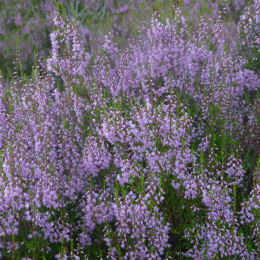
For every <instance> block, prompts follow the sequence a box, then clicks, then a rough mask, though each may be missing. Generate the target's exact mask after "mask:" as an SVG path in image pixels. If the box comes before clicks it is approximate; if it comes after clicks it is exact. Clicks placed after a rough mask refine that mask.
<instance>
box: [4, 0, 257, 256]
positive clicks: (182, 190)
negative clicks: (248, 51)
mask: <svg viewBox="0 0 260 260" xmlns="http://www.w3.org/2000/svg"><path fill="white" fill-rule="evenodd" d="M122 2H123V1H122ZM132 2H135V1H132ZM256 2H257V1H255V2H254V3H253V5H252V6H251V7H249V6H248V9H246V11H245V12H246V13H247V12H248V11H247V10H251V11H252V10H253V11H252V12H255V6H256V4H255V3H256ZM120 3H121V2H120ZM120 3H119V2H118V3H117V4H116V3H114V4H113V5H112V1H107V2H106V7H107V8H110V12H112V13H113V12H117V11H115V10H117V9H115V8H122V6H121V7H120ZM88 4H90V6H91V8H93V10H95V9H99V8H100V6H99V5H97V4H98V3H96V2H95V3H94V2H93V1H92V2H91V1H88ZM94 4H96V5H94ZM92 5H93V6H92ZM113 8H114V9H113ZM250 8H251V9H250ZM120 10H121V9H120ZM121 11H122V10H121ZM118 12H119V11H118ZM243 21H244V20H243ZM241 23H242V22H241ZM53 25H54V29H53V31H52V33H51V34H50V41H51V55H50V57H48V59H47V60H46V64H45V63H43V64H40V63H36V64H35V66H34V67H33V73H32V75H31V76H30V77H29V76H26V75H24V74H23V72H22V70H20V71H17V72H16V74H15V75H14V77H13V78H12V80H11V81H7V80H6V79H3V78H2V77H1V78H0V131H1V135H0V148H1V151H0V182H1V186H0V187H1V188H0V194H1V199H0V224H1V225H0V252H1V257H3V258H13V259H14V258H23V259H25V258H30V259H38V258H43V257H44V258H48V259H49V258H50V259H55V258H56V259H64V258H65V259H68V258H72V259H74V258H75V259H85V258H86V259H96V258H100V259H103V258H111V259H118V258H120V259H121V258H122V259H129V258H131V259H152V258H155V259H164V258H166V259H168V258H169V259H171V258H180V257H181V258H182V257H187V258H193V259H204V258H237V257H242V258H245V259H251V258H252V259H254V258H257V257H258V256H259V248H258V244H259V238H258V236H257V235H258V233H259V214H258V213H259V202H258V201H259V149H257V148H256V141H254V140H257V139H258V137H259V133H258V132H257V129H258V128H257V127H258V122H259V121H258V116H257V115H258V112H259V110H258V109H257V108H254V107H253V104H257V102H258V95H259V86H260V79H259V76H258V74H257V73H256V72H255V71H254V70H253V69H250V68H249V67H248V65H247V61H246V60H245V58H244V57H241V56H240V52H239V51H238V50H237V46H236V44H235V42H236V40H237V38H239V35H241V32H240V31H238V30H236V28H235V29H234V30H233V33H232V36H230V35H228V30H227V26H228V25H227V21H225V19H224V18H223V16H221V15H220V14H218V16H217V18H216V19H213V20H211V22H210V23H207V18H201V19H200V21H199V23H198V27H197V28H196V30H191V28H192V27H191V25H189V22H187V20H186V19H185V18H184V16H183V13H182V10H181V9H180V8H178V7H175V8H174V11H173V14H172V16H171V17H169V18H166V19H164V18H163V17H162V16H160V14H159V13H157V14H156V16H154V17H153V18H152V19H151V22H150V26H149V27H146V28H141V27H140V28H139V29H138V33H137V35H136V37H135V38H134V39H130V40H129V43H128V44H127V47H125V48H124V49H122V48H120V46H119V44H117V43H116V41H115V34H114V33H113V32H112V33H110V34H108V35H106V36H105V38H104V42H103V43H101V44H100V45H101V46H100V48H98V49H97V51H94V50H93V49H91V48H88V46H85V43H86V42H85V41H84V40H83V39H82V38H81V35H80V26H81V25H80V24H79V23H78V22H77V21H76V20H75V18H71V17H65V16H63V15H61V14H60V12H56V13H55V17H54V19H53ZM239 26H240V27H239V28H242V27H241V26H242V25H241V24H240V25H239ZM251 29H252V28H251ZM251 29H250V30H251ZM252 30H254V28H253V29H252ZM250 39H251V38H250ZM17 65H18V66H17V67H19V64H17Z"/></svg>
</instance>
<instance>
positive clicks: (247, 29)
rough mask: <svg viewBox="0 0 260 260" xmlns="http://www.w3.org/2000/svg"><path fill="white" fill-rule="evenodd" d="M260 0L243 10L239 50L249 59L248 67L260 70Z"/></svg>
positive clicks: (240, 23)
mask: <svg viewBox="0 0 260 260" xmlns="http://www.w3.org/2000/svg"><path fill="white" fill-rule="evenodd" d="M259 17H260V1H259V0H254V1H252V4H251V5H248V6H247V7H246V9H245V11H244V12H243V14H242V16H241V18H240V21H239V32H240V34H239V36H240V41H239V50H240V53H241V55H242V56H244V57H245V59H247V60H248V64H247V67H248V68H249V69H252V70H255V71H258V74H259V67H260V65H259V64H260V62H259V60H260V54H259V48H260V36H259V30H260V18H259Z"/></svg>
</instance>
